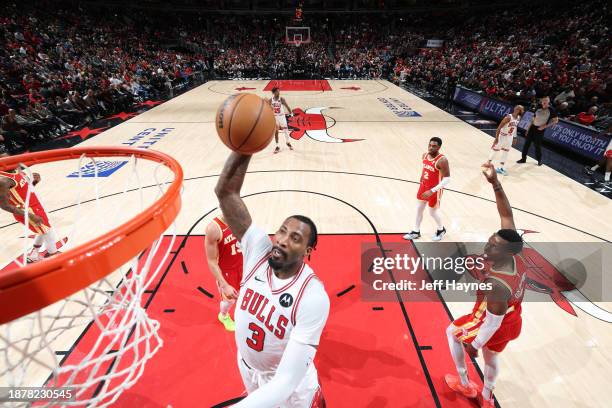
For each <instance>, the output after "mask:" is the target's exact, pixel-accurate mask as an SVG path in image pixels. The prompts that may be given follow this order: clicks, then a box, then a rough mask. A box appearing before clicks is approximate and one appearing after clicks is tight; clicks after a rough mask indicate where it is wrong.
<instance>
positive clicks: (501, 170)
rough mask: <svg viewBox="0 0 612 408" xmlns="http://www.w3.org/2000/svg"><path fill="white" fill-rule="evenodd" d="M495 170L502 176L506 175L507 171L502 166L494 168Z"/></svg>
mask: <svg viewBox="0 0 612 408" xmlns="http://www.w3.org/2000/svg"><path fill="white" fill-rule="evenodd" d="M495 171H496V172H497V174H501V175H502V176H507V175H508V172H507V171H506V169H504V168H503V167H500V168H498V169H496V170H495Z"/></svg>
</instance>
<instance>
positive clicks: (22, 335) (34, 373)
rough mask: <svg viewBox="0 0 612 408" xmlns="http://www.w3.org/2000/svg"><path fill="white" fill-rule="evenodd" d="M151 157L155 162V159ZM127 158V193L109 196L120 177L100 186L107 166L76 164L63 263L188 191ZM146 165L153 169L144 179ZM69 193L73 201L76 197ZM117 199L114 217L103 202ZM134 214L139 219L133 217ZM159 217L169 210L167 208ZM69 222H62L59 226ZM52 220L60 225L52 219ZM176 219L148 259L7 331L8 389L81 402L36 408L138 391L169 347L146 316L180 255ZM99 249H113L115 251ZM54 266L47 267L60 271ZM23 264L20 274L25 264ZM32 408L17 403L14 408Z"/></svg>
mask: <svg viewBox="0 0 612 408" xmlns="http://www.w3.org/2000/svg"><path fill="white" fill-rule="evenodd" d="M126 150H127V149H126ZM147 154H149V155H153V152H148V153H147ZM98 156H100V155H98ZM114 156H117V155H114ZM124 158H125V159H128V163H126V164H125V165H124V166H123V168H121V169H120V171H119V172H117V173H122V174H123V175H124V176H125V181H124V183H123V189H120V191H119V192H117V191H116V190H117V189H116V188H115V191H114V192H112V190H109V187H112V186H116V185H118V184H117V183H116V180H117V178H118V177H116V176H119V175H120V174H117V175H116V176H113V178H112V180H113V182H112V184H111V183H110V182H109V180H110V177H109V178H105V177H100V175H99V168H100V165H99V157H87V156H86V155H85V154H83V155H82V156H81V157H80V158H79V159H78V160H73V161H74V162H75V164H76V168H75V170H76V172H75V173H73V174H77V176H74V178H73V180H74V181H75V183H74V184H75V185H78V186H79V187H81V188H82V189H81V190H80V191H79V192H78V193H76V200H75V202H74V205H73V209H74V211H73V212H72V215H73V217H74V219H73V220H72V225H71V226H70V228H67V227H66V225H62V226H60V227H59V230H60V231H58V236H61V234H62V233H67V232H68V231H66V230H69V233H68V241H67V244H66V246H65V247H62V248H61V251H62V255H68V254H69V253H70V252H71V250H72V248H73V247H75V246H77V245H78V244H80V243H81V242H83V241H86V240H87V239H88V238H91V236H92V231H91V229H92V227H91V225H94V224H95V225H96V226H99V225H105V228H106V230H104V229H100V230H98V229H97V228H95V229H96V230H95V234H94V237H95V235H102V234H103V233H105V232H106V231H111V230H112V231H114V229H116V228H123V227H122V226H123V225H126V223H127V222H129V221H130V219H133V218H132V217H134V216H137V215H138V213H139V212H142V211H143V210H144V209H145V208H149V207H150V206H155V205H156V203H157V202H158V201H159V200H160V198H161V197H162V196H163V195H164V193H166V192H167V190H168V189H169V188H170V187H169V186H171V185H174V184H176V183H177V182H178V183H180V182H182V171H181V172H180V174H174V173H172V172H171V171H169V168H168V167H167V166H164V164H165V163H163V162H161V161H158V162H157V163H155V161H156V160H147V159H146V158H145V159H144V160H143V159H142V158H140V157H139V158H136V157H135V156H131V157H130V156H127V157H124ZM177 165H178V164H177ZM143 166H145V167H146V168H145V169H144V172H143V169H142V167H143ZM87 168H89V169H93V171H90V174H84V172H85V171H84V170H83V169H87ZM179 168H180V166H179ZM22 172H23V174H25V175H26V178H27V179H28V180H29V189H28V199H29V198H30V197H29V196H30V192H31V191H33V185H32V177H31V171H30V169H29V168H28V167H27V166H24V167H23V168H22ZM91 173H93V174H91ZM172 176H174V177H172ZM43 177H44V173H43ZM151 181H152V182H151ZM44 182H45V180H43V183H44ZM47 182H50V181H48V180H47ZM145 182H149V184H148V185H147V184H146V183H145ZM92 183H94V185H93V186H92ZM119 185H120V184H119ZM92 187H93V188H92ZM92 190H93V192H92ZM62 194H64V196H68V195H69V194H70V192H68V191H65V192H63V193H62ZM87 195H89V197H87ZM109 197H112V203H114V208H113V207H112V206H111V207H110V208H109V207H108V206H104V205H102V204H103V202H102V199H103V198H105V199H106V198H109ZM179 200H180V197H179ZM105 203H106V201H105ZM118 203H125V205H117V204H118ZM133 203H138V204H137V205H133ZM151 203H153V204H151ZM128 204H130V205H128ZM130 209H131V210H130ZM128 210H130V211H132V214H126V212H128ZM158 212H159V213H161V212H163V211H162V209H161V208H160V209H159V210H158ZM177 212H178V210H177ZM27 213H28V212H27V211H26V225H27V223H28V220H27ZM61 215H62V213H60V214H59V215H58V216H57V217H55V218H61ZM175 215H176V214H175ZM51 220H52V225H53V217H52V218H51ZM96 220H97V221H99V222H95V221H96ZM173 220H174V216H172V218H171V219H170V220H169V222H168V224H169V223H170V222H172V226H171V227H170V230H169V235H166V236H165V237H164V234H163V233H162V234H161V235H159V236H150V237H147V241H146V242H147V243H149V244H148V247H146V249H145V250H143V251H140V250H136V252H135V253H134V254H133V256H132V255H130V256H132V259H131V260H129V261H128V262H127V263H126V264H124V265H123V266H121V267H120V268H119V269H118V270H116V271H114V272H113V271H111V270H108V271H106V272H108V274H105V275H104V277H103V278H102V279H100V280H97V281H96V282H94V283H92V284H91V285H89V286H87V287H85V288H84V289H82V290H80V291H78V292H76V293H73V294H71V295H70V296H68V297H66V298H64V299H62V300H59V301H57V302H55V303H53V304H51V305H49V306H46V307H44V308H43V309H41V310H38V311H34V312H32V313H29V314H27V315H25V316H22V317H20V318H17V319H15V320H12V321H10V322H8V323H5V324H2V325H1V326H0V387H46V388H49V389H54V388H58V387H70V388H71V389H72V392H73V396H74V397H75V398H73V399H74V400H73V401H64V400H57V401H43V402H40V403H39V402H37V403H36V406H58V405H66V406H77V405H78V406H88V407H94V406H97V407H106V406H109V405H110V404H112V403H113V402H115V401H116V400H117V399H118V398H119V396H120V395H121V393H122V392H123V391H125V390H126V389H128V388H130V387H131V386H132V385H134V384H135V383H136V381H137V380H138V379H139V378H140V376H141V375H142V374H143V371H144V368H145V364H146V363H147V361H148V360H150V359H151V358H152V357H153V356H154V355H155V354H156V353H157V352H158V351H159V349H160V348H161V347H162V345H163V340H162V339H161V338H160V336H159V328H160V324H159V322H158V321H156V320H154V319H152V318H151V317H150V316H148V314H147V310H146V305H145V304H144V302H143V301H144V299H143V295H144V294H145V292H147V291H150V289H151V288H153V287H154V286H155V283H156V278H157V277H158V275H159V272H160V270H161V268H162V266H163V265H164V264H165V261H166V260H167V258H168V256H169V253H170V251H171V249H172V247H173V244H174V242H175V239H176V226H175V223H174V221H173ZM18 227H19V228H20V227H21V226H20V225H19V226H18ZM23 231H24V234H23V237H22V238H21V239H23V241H24V249H23V258H22V259H25V254H26V253H27V252H28V249H29V247H30V246H31V237H29V236H30V235H31V232H30V231H29V230H28V228H27V227H25V228H24V229H23ZM112 231H111V232H112ZM99 249H100V250H101V251H109V252H110V251H111V250H113V248H112V247H109V248H108V249H105V248H99ZM20 252H21V251H20ZM3 256H5V253H4V251H3ZM53 258H54V257H51V258H49V259H48V260H47V259H45V260H43V261H41V262H43V263H45V262H52V261H53ZM16 263H17V265H18V267H19V266H21V265H20V264H19V260H18V261H16ZM100 267H103V266H100ZM17 270H19V269H17ZM36 295H37V294H36V293H32V294H31V296H36ZM151 296H152V295H151ZM1 398H2V395H0V401H3V400H2V399H1ZM30 404H31V403H29V402H27V403H26V402H17V403H10V404H9V405H7V406H29V405H30ZM0 405H1V404H0Z"/></svg>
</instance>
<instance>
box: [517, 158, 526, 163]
mask: <svg viewBox="0 0 612 408" xmlns="http://www.w3.org/2000/svg"><path fill="white" fill-rule="evenodd" d="M516 162H517V163H527V159H525V158H522V159H521V160H517V161H516Z"/></svg>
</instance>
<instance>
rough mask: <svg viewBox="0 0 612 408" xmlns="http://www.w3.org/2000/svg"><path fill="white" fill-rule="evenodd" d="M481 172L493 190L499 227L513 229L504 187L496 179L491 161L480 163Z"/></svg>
mask: <svg viewBox="0 0 612 408" xmlns="http://www.w3.org/2000/svg"><path fill="white" fill-rule="evenodd" d="M482 173H483V174H484V176H485V177H486V178H487V181H488V182H489V183H491V185H492V186H493V191H494V192H495V202H496V203H497V212H498V213H499V216H500V218H501V227H502V228H504V229H505V228H508V229H513V230H515V229H516V227H515V226H514V216H513V215H512V207H511V206H510V202H509V201H508V197H506V193H505V192H504V189H503V187H502V185H501V183H500V182H499V180H498V179H497V173H496V172H495V167H493V165H492V164H491V163H485V164H483V165H482Z"/></svg>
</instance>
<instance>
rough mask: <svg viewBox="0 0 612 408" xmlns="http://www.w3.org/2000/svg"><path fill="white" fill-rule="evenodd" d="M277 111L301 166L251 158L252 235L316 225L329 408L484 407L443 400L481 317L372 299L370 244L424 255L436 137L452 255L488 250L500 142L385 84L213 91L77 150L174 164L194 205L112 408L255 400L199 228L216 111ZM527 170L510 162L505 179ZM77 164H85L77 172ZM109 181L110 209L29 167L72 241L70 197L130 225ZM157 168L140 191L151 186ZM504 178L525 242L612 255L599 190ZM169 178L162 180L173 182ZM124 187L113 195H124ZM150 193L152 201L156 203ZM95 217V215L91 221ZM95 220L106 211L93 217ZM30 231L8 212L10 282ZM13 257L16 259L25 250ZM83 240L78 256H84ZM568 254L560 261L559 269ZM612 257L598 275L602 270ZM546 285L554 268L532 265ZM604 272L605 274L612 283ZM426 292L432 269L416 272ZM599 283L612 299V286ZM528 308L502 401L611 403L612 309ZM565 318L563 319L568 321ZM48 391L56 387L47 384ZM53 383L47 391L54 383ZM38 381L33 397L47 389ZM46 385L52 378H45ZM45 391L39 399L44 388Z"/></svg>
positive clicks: (320, 360)
mask: <svg viewBox="0 0 612 408" xmlns="http://www.w3.org/2000/svg"><path fill="white" fill-rule="evenodd" d="M273 86H279V87H280V89H281V95H282V96H283V97H284V98H285V99H286V100H287V103H288V104H289V106H290V107H291V108H292V110H294V111H296V109H299V114H298V115H296V116H294V117H293V118H291V119H290V120H289V125H290V126H291V127H292V138H293V139H292V144H293V146H294V149H295V150H294V151H289V150H288V149H287V148H286V146H284V140H283V136H282V135H281V136H280V142H281V147H282V150H281V152H280V153H279V154H273V149H274V143H271V144H270V145H269V146H268V147H267V148H266V149H265V150H264V151H263V152H261V153H258V154H256V155H255V156H254V157H253V159H252V161H251V165H250V167H249V174H248V175H247V178H246V180H245V184H244V187H243V190H242V193H243V195H244V197H245V202H246V204H247V206H248V208H249V210H250V213H251V215H252V218H253V221H254V223H256V224H258V225H259V226H261V227H262V228H264V229H265V230H266V231H267V232H269V233H274V232H275V231H276V229H277V227H278V226H279V225H280V223H281V222H282V221H283V220H284V219H285V217H286V216H289V215H292V214H304V215H307V216H309V217H311V218H312V219H313V220H314V221H315V223H316V224H317V226H318V229H319V232H320V234H321V238H320V242H319V244H318V248H317V249H316V251H314V254H313V256H312V260H311V261H310V264H311V266H312V267H313V269H314V271H315V272H316V273H317V275H318V276H319V277H320V278H321V280H322V281H323V283H324V285H325V288H326V290H327V293H328V294H329V297H330V300H331V309H330V316H329V320H328V322H327V326H326V328H325V330H324V332H323V335H322V338H321V344H320V347H319V351H318V353H317V359H316V364H317V368H318V371H319V377H320V381H321V384H322V387H323V392H324V395H325V398H326V401H327V403H328V406H329V407H368V408H377V407H472V406H474V407H475V406H476V404H475V403H472V402H470V401H468V400H465V399H463V398H461V397H458V396H456V395H455V394H454V393H453V392H452V391H450V390H449V389H448V388H447V387H446V385H445V384H444V375H445V374H446V373H448V372H454V365H453V362H452V359H451V356H450V353H449V350H448V344H447V339H446V334H445V329H446V327H447V326H448V325H449V323H450V322H451V320H452V319H453V318H456V317H458V316H460V315H462V314H465V313H467V312H468V311H470V310H471V307H472V305H473V303H465V302H450V301H449V302H446V301H445V300H444V295H443V294H439V298H438V299H436V300H435V301H432V302H411V301H410V299H408V298H407V297H406V296H402V295H400V294H399V293H398V296H397V299H395V300H393V301H382V300H381V301H379V302H375V301H368V302H367V301H363V300H362V298H361V289H362V285H363V282H362V275H361V267H362V265H361V251H362V244H364V243H373V244H376V245H377V246H378V247H379V248H380V250H381V253H383V254H384V251H385V246H388V245H389V244H390V243H394V242H403V243H404V244H405V245H406V247H407V248H408V249H407V250H408V251H411V252H412V253H414V254H418V251H419V250H420V248H419V246H420V245H422V244H421V243H423V242H428V241H430V237H431V235H433V233H434V230H435V228H436V227H435V225H434V223H433V221H432V220H431V218H429V217H428V216H427V215H425V217H424V221H423V224H422V229H421V232H422V233H423V238H422V239H421V241H419V242H418V243H417V245H414V244H412V243H410V242H407V241H403V240H402V238H401V237H402V235H403V234H405V233H406V232H408V231H410V230H411V229H412V228H413V223H414V217H415V195H416V191H417V189H418V183H419V176H420V172H421V166H422V165H421V155H422V153H423V152H425V151H426V148H427V144H428V142H429V139H430V138H431V137H433V136H438V137H441V138H442V140H443V146H442V149H441V151H442V152H443V153H444V154H445V155H446V156H447V157H448V160H449V163H450V170H451V180H452V181H451V184H450V185H449V188H448V189H446V190H445V193H444V198H443V201H442V205H441V213H442V216H443V220H444V223H445V226H446V229H447V230H448V234H447V235H446V237H445V238H444V241H447V242H486V240H487V239H488V237H489V236H490V235H491V233H493V232H494V231H496V230H497V229H499V216H498V214H497V210H496V205H495V202H494V196H493V192H492V189H491V187H490V185H489V184H488V183H487V182H486V180H485V179H484V177H483V176H482V174H481V172H480V165H481V164H482V163H484V162H485V161H486V159H487V157H488V154H489V149H490V146H491V143H492V139H491V137H490V136H489V135H487V134H486V133H484V132H481V131H479V130H477V129H476V128H474V127H472V126H471V125H469V124H467V123H465V122H464V121H462V120H460V119H458V118H456V117H453V116H451V115H450V114H448V113H446V112H444V111H442V110H441V109H439V108H437V107H435V106H433V105H431V104H429V103H427V102H425V101H423V100H422V99H420V98H418V97H417V96H415V95H412V94H410V93H408V92H407V91H405V90H403V89H400V88H398V87H397V86H395V85H393V84H391V83H389V82H387V81H378V80H372V81H324V80H319V81H267V80H266V81H211V82H208V83H206V84H204V85H202V86H200V87H198V88H196V89H194V90H192V91H189V92H187V93H185V94H183V95H181V96H179V97H176V98H175V99H172V100H170V101H168V102H166V103H164V104H161V105H159V106H157V107H155V108H153V109H151V110H149V111H147V112H145V113H143V114H141V115H139V116H136V117H134V118H132V119H130V120H128V121H126V122H124V123H122V124H120V125H118V126H116V127H113V128H111V129H109V130H106V131H104V132H103V133H100V134H99V135H97V136H95V137H93V138H91V139H89V140H86V141H84V142H83V143H81V144H80V145H79V146H80V147H81V146H84V147H94V146H116V147H140V148H150V149H155V150H159V151H161V152H164V153H167V154H168V155H170V156H172V157H174V158H175V159H177V160H178V161H179V162H180V163H181V165H182V167H183V170H184V177H185V181H184V191H183V196H182V199H183V207H182V210H181V212H180V214H179V216H178V218H177V223H176V233H177V239H176V240H175V241H174V242H171V240H170V239H169V238H165V239H164V241H163V243H162V244H163V245H171V246H172V248H171V252H170V256H169V257H168V258H167V259H166V260H165V261H163V264H162V267H161V271H160V273H159V274H158V275H157V277H156V279H155V280H154V281H153V282H150V284H149V286H148V290H147V291H146V294H145V296H144V298H143V302H144V304H145V306H146V309H147V311H148V313H149V314H150V316H151V317H152V318H154V319H156V320H158V321H159V322H160V324H161V329H160V337H161V338H162V339H163V341H164V345H163V347H162V348H161V350H160V351H159V352H158V353H157V354H156V355H155V356H154V357H153V359H152V360H150V361H149V362H148V363H147V366H146V368H145V370H144V374H143V375H142V377H141V378H140V380H139V381H138V382H137V383H136V384H135V385H134V386H133V387H131V388H130V389H128V390H127V391H125V392H124V393H123V394H122V395H121V397H120V398H119V400H118V401H117V402H116V404H115V405H114V406H119V407H135V406H139V407H169V406H172V407H174V408H177V407H189V406H193V405H194V404H195V403H196V401H197V405H198V406H201V407H223V406H230V405H231V404H232V403H233V402H235V401H236V399H237V398H239V397H241V396H243V395H244V394H243V392H244V390H243V385H242V382H241V380H240V376H239V373H238V369H237V366H236V357H235V356H236V346H235V343H234V337H233V334H232V333H228V332H226V331H225V330H224V329H223V327H222V326H221V325H220V324H219V322H218V321H217V313H218V307H219V294H218V292H217V288H216V285H215V282H214V279H213V277H212V275H211V274H210V272H209V271H208V267H207V263H206V258H205V254H204V236H203V234H204V230H205V227H206V225H207V224H208V223H209V222H210V221H211V220H212V218H213V217H214V216H215V215H217V214H218V213H219V210H218V208H217V199H216V197H215V194H214V191H213V189H214V186H215V184H216V182H217V177H218V175H219V173H220V171H221V168H222V167H223V164H224V161H225V159H226V157H227V156H228V154H229V150H228V149H227V148H226V147H225V146H224V145H223V144H222V143H221V142H220V140H219V138H218V137H217V135H216V132H215V124H214V120H215V114H216V111H217V108H218V106H219V105H220V104H221V102H222V101H223V100H224V99H225V98H227V97H228V96H229V95H232V94H235V93H238V92H250V93H255V94H257V95H260V96H262V97H263V96H265V97H269V96H270V92H269V89H271V87H273ZM519 158H520V152H519V151H516V150H512V151H511V152H510V155H509V160H508V162H509V163H514V162H515V161H516V160H517V159H519ZM73 164H74V163H73ZM110 166H111V167H112V170H113V171H112V172H109V173H110V174H109V175H108V176H107V178H105V179H104V183H103V185H102V187H101V191H97V192H96V193H98V194H99V195H100V197H101V199H100V200H93V201H91V202H87V199H88V198H90V197H92V196H93V194H94V187H93V185H88V182H89V180H88V179H85V178H83V179H79V178H75V177H67V176H68V175H69V174H71V173H72V172H74V171H75V170H78V168H76V169H75V167H74V165H72V166H71V167H69V166H68V165H67V164H63V163H52V164H42V165H37V166H33V167H32V170H33V171H37V172H39V173H41V176H42V178H43V182H41V184H40V185H38V186H37V188H36V190H37V193H38V195H39V197H40V199H41V201H42V202H43V204H44V205H45V207H46V209H47V211H48V213H49V217H50V220H51V222H52V223H53V224H54V226H55V227H56V229H57V231H58V235H59V236H61V237H64V236H67V235H68V234H69V232H70V231H69V230H70V229H71V228H72V222H71V220H72V216H73V214H72V213H73V212H74V211H75V207H74V205H73V203H74V195H73V194H72V193H71V192H72V191H74V190H75V189H76V185H77V184H78V185H79V187H80V188H81V189H83V191H84V196H83V199H84V200H85V203H86V204H85V205H84V206H83V207H82V208H81V210H82V211H84V213H85V214H87V211H89V210H90V209H93V207H94V206H96V205H97V206H101V207H102V211H103V212H104V211H108V213H113V214H114V213H118V219H121V213H122V212H123V211H125V212H126V213H127V212H128V210H130V209H131V208H132V207H133V206H134V205H135V204H134V202H135V201H137V200H136V197H137V192H133V193H128V194H127V195H126V194H117V193H118V192H121V191H123V189H124V185H123V182H119V180H122V178H121V176H122V173H127V172H129V171H130V170H129V166H121V165H118V166H113V165H112V163H111V164H110ZM147 169H148V167H145V171H144V174H145V176H144V180H142V185H144V186H152V185H154V184H155V183H154V182H153V181H152V176H151V175H150V174H148V172H147ZM508 171H509V173H510V174H509V176H506V177H501V176H500V180H501V181H502V183H503V185H504V189H505V191H506V193H507V195H508V198H509V200H510V203H511V204H512V206H513V209H514V217H515V222H516V225H517V228H519V229H521V230H526V231H529V234H528V235H525V240H526V241H527V242H531V243H535V242H552V243H563V242H576V243H582V242H595V243H597V242H606V243H609V242H610V240H612V217H610V213H611V210H612V203H611V202H610V200H609V199H608V198H606V197H604V196H602V195H600V194H598V193H596V192H594V191H592V190H590V189H589V188H587V187H585V186H582V185H580V184H579V183H577V182H575V181H573V180H571V179H569V178H567V177H565V176H563V175H561V174H560V173H558V172H556V171H554V170H552V169H550V168H548V167H546V166H541V167H538V166H537V165H536V164H535V162H534V161H533V160H532V161H531V162H528V164H525V165H522V166H518V165H513V164H512V165H510V166H509V167H508ZM163 177H165V176H163V175H162V178H163ZM115 180H117V182H115ZM152 190H154V189H152V188H144V189H143V190H142V191H143V192H142V194H144V195H145V196H146V195H153V194H154V192H153V191H152ZM90 207H91V208H90ZM98 209H99V208H98ZM103 221H104V220H101V219H89V220H88V219H86V220H85V221H84V224H82V225H85V226H86V227H83V232H82V234H81V235H79V237H80V238H77V239H82V240H85V239H89V238H93V237H95V236H96V229H97V225H98V224H99V223H102V222H103ZM19 236H23V227H22V226H21V225H18V224H16V223H14V222H13V220H12V218H11V217H10V216H9V215H8V214H6V213H4V212H3V213H0V237H1V239H2V241H3V242H5V244H4V247H3V248H5V249H4V253H3V255H2V257H3V258H2V259H0V266H2V267H5V268H6V267H8V266H7V265H9V266H10V263H11V261H12V260H13V259H15V258H16V257H18V256H19V251H20V243H19V242H18V240H17V237H19ZM13 241H14V242H15V244H12V242H13ZM75 243H76V242H73V243H72V244H75ZM562 255H563V254H559V253H558V254H557V255H547V258H546V260H545V262H548V263H549V264H551V265H555V264H556V263H558V262H560V261H562V258H563V256H562ZM610 264H612V259H605V260H603V265H610ZM533 267H534V268H535V269H538V268H540V269H541V268H544V265H541V264H534V266H533ZM606 272H611V271H610V270H609V267H608V270H604V275H605V273H606ZM420 273H422V274H423V278H424V279H428V275H427V274H428V271H424V270H422V271H420ZM590 284H591V285H597V284H600V285H601V287H602V291H603V293H607V294H610V293H612V283H611V282H610V280H608V281H606V280H602V281H600V282H599V283H598V282H590ZM540 296H541V298H542V301H541V302H525V303H524V304H523V314H522V316H523V330H522V333H521V336H520V337H519V338H518V339H517V340H515V341H513V342H511V343H510V344H509V346H508V347H507V349H506V350H505V351H504V352H503V353H502V354H501V358H500V361H501V374H500V377H499V379H498V381H497V388H496V390H495V395H496V398H497V401H498V403H499V406H502V407H521V408H522V407H538V408H539V407H576V408H585V407H605V406H607V404H608V403H606V402H605V401H609V400H611V399H612V390H610V387H609V379H608V376H609V373H610V371H611V370H612V353H611V352H610V351H612V335H611V334H610V333H611V332H610V329H611V327H612V326H611V324H612V319H610V318H609V317H610V316H612V315H610V314H609V313H607V312H606V310H610V311H612V302H599V303H597V304H596V305H595V304H591V303H589V304H586V303H583V304H569V303H568V302H567V301H565V302H561V301H559V302H557V303H555V302H553V300H552V299H551V296H550V295H549V294H541V295H540ZM560 305H561V306H562V307H561V306H560ZM95 335H96V332H95V328H94V327H90V326H87V328H86V330H85V331H82V332H75V333H72V335H70V336H65V337H64V338H62V339H59V341H58V342H57V346H55V345H54V347H56V348H57V349H56V350H55V352H56V354H58V355H61V356H63V357H62V358H63V361H64V362H65V363H69V362H70V361H71V360H74V359H78V358H79V357H80V356H82V355H83V353H85V352H86V351H85V350H86V346H87V344H90V343H91V341H92V339H93V338H94V337H95ZM480 364H482V363H481V359H479V360H477V362H474V363H473V364H470V367H469V369H470V375H471V378H472V379H474V380H477V382H479V383H480V384H481V383H482V380H481V374H480V373H481V371H482V367H481V365H480ZM47 375H48V374H47ZM39 377H40V378H43V377H46V375H45V374H44V373H43V374H42V375H41V376H39ZM37 382H38V383H37ZM43 382H44V380H43ZM32 385H41V384H40V379H33V380H32Z"/></svg>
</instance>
